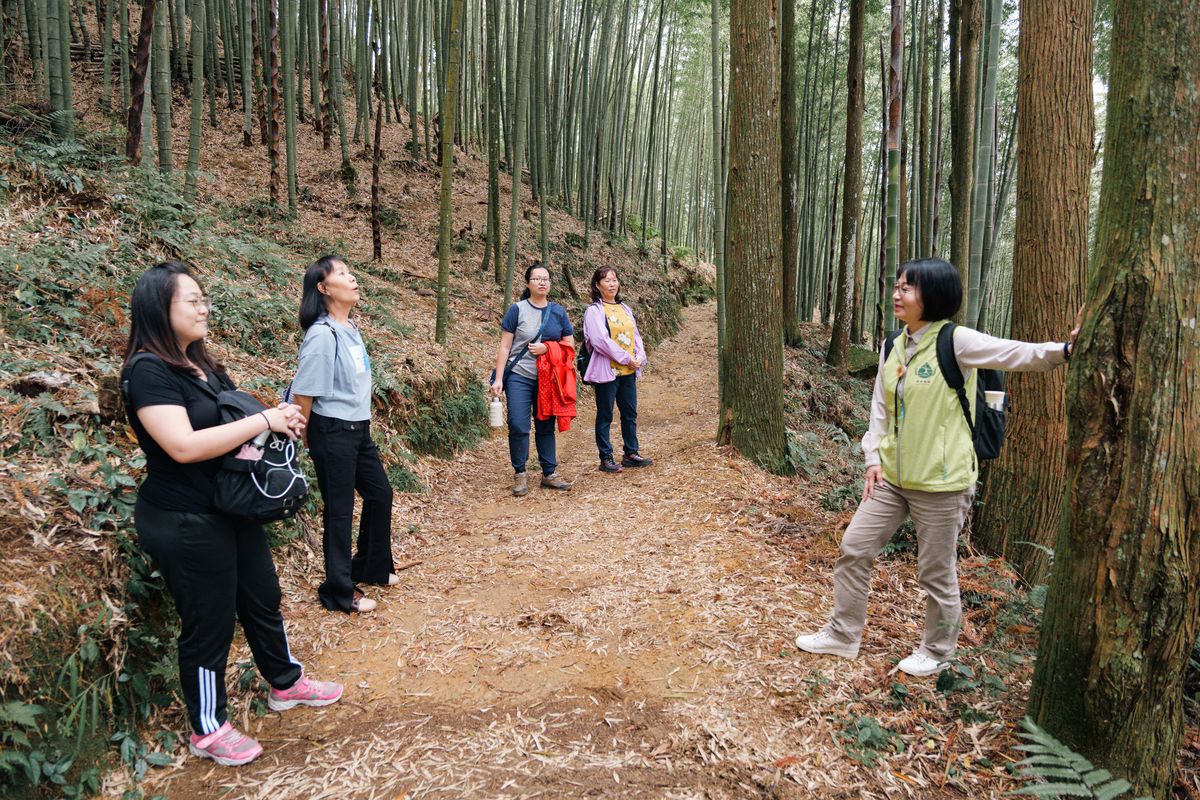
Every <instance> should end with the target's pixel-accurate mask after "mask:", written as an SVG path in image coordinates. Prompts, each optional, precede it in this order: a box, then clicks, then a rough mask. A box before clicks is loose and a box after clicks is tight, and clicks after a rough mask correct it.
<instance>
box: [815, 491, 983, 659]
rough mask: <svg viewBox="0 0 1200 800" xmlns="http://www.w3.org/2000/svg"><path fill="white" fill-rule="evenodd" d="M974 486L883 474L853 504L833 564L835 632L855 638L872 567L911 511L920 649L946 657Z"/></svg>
mask: <svg viewBox="0 0 1200 800" xmlns="http://www.w3.org/2000/svg"><path fill="white" fill-rule="evenodd" d="M974 495H975V488H974V487H971V488H969V489H963V490H962V491H958V492H919V491H916V490H913V489H898V488H896V487H895V486H892V485H891V484H890V483H888V482H887V481H885V480H880V481H879V482H878V483H876V484H875V496H874V497H872V498H869V499H868V500H867V501H866V502H865V503H863V504H862V505H860V506H859V507H858V511H857V512H856V513H855V514H854V519H852V520H851V521H850V525H849V526H848V527H847V528H846V533H845V534H844V535H843V536H842V555H841V557H840V558H839V559H838V560H837V564H836V565H835V566H834V568H833V619H832V620H831V621H830V623H829V626H828V629H829V631H830V632H831V633H832V634H833V635H834V637H835V638H837V639H840V640H841V641H843V642H846V643H848V644H857V643H858V642H859V640H860V639H861V638H862V630H863V625H864V624H865V622H866V619H867V597H868V596H869V595H870V593H871V568H872V564H873V563H874V561H875V557H876V556H877V555H879V553H880V551H881V550H883V548H884V545H886V544H887V543H888V540H889V539H891V538H892V534H893V533H895V532H896V529H897V528H899V527H900V525H901V523H903V522H904V518H905V517H907V516H909V515H910V514H911V515H912V518H913V523H914V524H915V525H916V527H917V580H918V582H919V583H920V585H921V588H922V589H924V590H925V594H926V599H925V639H924V641H923V642H922V643H921V648H920V650H921V652H923V653H925V655H927V656H929V657H931V658H934V659H937V660H938V661H945V660H947V659H949V658H950V655H951V653H953V652H954V646H955V643H956V642H957V641H958V631H959V626H960V620H961V618H962V603H961V601H960V600H959V594H958V570H957V561H958V534H959V532H960V531H961V530H962V527H963V524H964V523H965V522H966V519H967V513H968V512H969V511H970V509H971V498H972V497H974Z"/></svg>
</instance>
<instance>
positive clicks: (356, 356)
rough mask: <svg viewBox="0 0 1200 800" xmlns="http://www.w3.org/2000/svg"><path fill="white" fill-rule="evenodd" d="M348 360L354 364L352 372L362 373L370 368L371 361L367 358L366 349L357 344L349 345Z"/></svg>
mask: <svg viewBox="0 0 1200 800" xmlns="http://www.w3.org/2000/svg"><path fill="white" fill-rule="evenodd" d="M350 360H351V362H352V363H353V364H354V374H355V375H362V374H363V373H364V372H366V371H367V370H369V369H370V368H371V362H370V361H369V360H367V351H366V349H365V348H363V347H360V346H359V345H356V344H352V345H350Z"/></svg>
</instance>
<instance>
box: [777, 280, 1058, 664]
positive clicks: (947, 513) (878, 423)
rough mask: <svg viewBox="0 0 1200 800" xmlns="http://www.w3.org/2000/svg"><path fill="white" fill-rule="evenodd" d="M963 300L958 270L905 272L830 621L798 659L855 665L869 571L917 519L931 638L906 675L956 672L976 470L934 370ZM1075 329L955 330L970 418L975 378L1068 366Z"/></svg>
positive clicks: (962, 419)
mask: <svg viewBox="0 0 1200 800" xmlns="http://www.w3.org/2000/svg"><path fill="white" fill-rule="evenodd" d="M962 296H963V288H962V280H961V279H960V278H959V275H958V270H957V269H955V268H954V266H953V265H952V264H950V263H949V262H947V261H943V260H941V259H922V260H920V261H910V262H908V263H906V264H904V265H903V266H902V267H901V268H900V275H899V278H898V281H897V283H896V285H895V287H894V288H893V291H892V307H893V310H894V311H895V316H896V320H897V322H900V323H902V324H903V325H904V327H903V329H902V330H901V331H900V333H899V335H898V336H897V337H896V339H895V343H894V346H893V347H892V348H891V352H890V353H888V352H887V351H886V349H885V351H884V353H883V354H881V356H880V359H879V372H878V373H877V374H876V377H875V391H874V394H873V396H872V400H871V422H870V426H869V428H868V430H867V433H866V435H865V436H863V440H862V447H863V452H864V454H865V455H866V464H867V474H866V480H865V485H864V487H863V495H862V501H861V503H860V505H859V507H858V511H857V512H856V513H855V515H854V519H853V520H851V522H850V525H849V527H847V528H846V533H845V534H844V535H843V537H842V546H841V557H840V558H838V560H837V564H836V565H835V566H834V569H833V614H832V616H831V618H830V621H829V623H828V624H827V625H825V627H823V628H821V630H819V631H817V632H816V633H811V634H802V635H800V636H798V637H796V646H797V647H799V648H800V649H801V650H806V651H808V652H810V653H826V654H829V655H835V656H841V657H842V658H855V657H857V656H858V649H859V643H860V641H861V639H862V630H863V625H864V623H865V622H866V616H867V596H868V594H869V593H870V582H871V569H872V564H873V562H874V560H875V557H876V556H877V555H878V554H879V552H880V550H882V549H883V547H884V545H886V544H887V542H888V540H890V539H891V537H892V534H894V533H895V532H896V529H897V528H898V527H900V524H901V523H903V522H904V520H905V518H906V517H908V516H911V517H912V519H913V523H914V524H915V526H916V529H917V580H918V582H919V583H920V585H921V588H922V589H924V590H925V593H926V595H927V597H926V601H925V635H924V639H923V641H922V642H921V644H920V646H919V647H917V649H916V650H914V651H913V652H912V654H911V655H909V656H907V657H906V658H904V659H902V660H901V661H900V664H899V668H900V670H901V671H903V672H906V673H908V674H909V675H917V676H923V675H933V674H935V673H937V672H940V671H942V670H943V669H945V668H946V667H947V666H949V663H950V657H951V655H952V654H953V652H954V647H955V644H956V642H957V640H958V632H959V627H960V619H961V617H962V606H961V603H960V600H959V593H958V573H957V566H956V560H957V549H958V534H959V532H960V531H961V530H962V527H963V524H964V523H965V522H966V519H967V514H968V512H969V511H970V508H971V500H972V498H973V497H974V495H975V482H976V480H977V479H978V477H979V463H978V460H977V459H976V455H975V447H974V443H973V442H972V437H971V429H970V428H969V427H968V425H967V419H966V416H965V414H964V412H963V407H962V405H961V404H960V402H959V399H958V394H957V393H956V392H955V390H954V389H952V388H951V387H950V385H949V384H948V383H947V382H946V379H945V377H944V376H943V375H942V372H941V370H940V369H939V367H938V362H937V347H936V345H937V339H938V332H939V331H940V330H941V329H942V328H943V327H944V326H946V325H947V324H948V323H949V322H950V320H951V318H952V317H953V316H954V315H955V314H956V313H958V309H959V307H960V306H961V305H962ZM1077 331H1078V328H1076V330H1075V331H1072V332H1071V335H1070V338H1069V340H1068V341H1067V342H1045V343H1042V344H1030V343H1026V342H1017V341H1012V340H1011V339H999V338H997V337H995V336H988V335H987V334H985V333H980V332H979V331H975V330H971V329H970V328H964V327H956V328H954V329H953V330H952V331H951V332H950V333H951V335H952V337H953V343H954V355H955V359H956V360H957V361H958V365H959V368H960V369H961V371H962V373H963V377H964V379H965V383H966V385H965V387H964V388H965V391H966V396H967V398H968V401H969V405H970V409H971V414H972V416H973V415H974V413H975V409H974V405H975V390H976V378H977V373H976V370H978V369H1000V370H1009V371H1048V370H1052V369H1054V368H1055V367H1059V366H1062V365H1063V364H1064V363H1066V361H1067V359H1069V358H1070V357H1071V348H1072V347H1073V345H1074V341H1075V334H1076V332H1077Z"/></svg>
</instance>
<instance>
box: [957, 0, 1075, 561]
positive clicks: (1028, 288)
mask: <svg viewBox="0 0 1200 800" xmlns="http://www.w3.org/2000/svg"><path fill="white" fill-rule="evenodd" d="M1092 7H1093V3H1092V0H1027V1H1026V3H1025V4H1024V5H1023V6H1022V7H1021V15H1020V17H1021V21H1020V25H1021V30H1020V36H1021V38H1020V45H1019V51H1018V52H1019V77H1018V79H1017V128H1018V130H1020V131H1021V140H1022V141H1024V142H1028V143H1029V146H1027V147H1023V148H1022V149H1021V153H1020V158H1019V159H1018V160H1017V230H1016V242H1015V247H1014V254H1013V299H1012V302H1013V306H1012V331H1011V333H1012V338H1014V339H1021V340H1024V341H1032V342H1046V341H1056V340H1058V339H1061V338H1063V336H1064V335H1065V333H1066V331H1068V330H1070V326H1071V321H1072V320H1073V319H1074V318H1075V312H1076V310H1077V309H1078V308H1079V306H1080V303H1082V301H1083V289H1084V285H1085V283H1086V282H1087V269H1088V197H1089V190H1088V186H1089V178H1090V173H1091V168H1092V137H1093V135H1094V131H1093V122H1092V80H1091V76H1092V38H1091V34H1092ZM1065 383H1066V375H1065V374H1064V373H1063V372H1062V371H1061V370H1059V371H1055V372H1051V373H1049V374H1044V375H1033V374H1030V373H1025V374H1020V373H1016V374H1013V375H1012V376H1010V378H1009V382H1008V391H1009V396H1010V398H1011V401H1012V413H1011V414H1010V415H1009V421H1008V436H1007V440H1006V441H1005V445H1004V449H1003V450H1002V451H1001V453H1000V458H998V459H997V460H996V461H994V462H993V463H992V465H991V466H990V467H989V469H988V478H987V483H986V485H985V487H984V493H983V511H982V514H981V516H980V519H979V521H978V523H977V525H976V526H975V530H976V540H977V542H978V543H979V544H981V545H982V546H983V547H984V548H985V549H987V550H989V551H991V552H993V553H996V554H998V555H1002V556H1004V557H1006V558H1007V559H1008V560H1009V561H1011V562H1012V563H1013V564H1014V566H1016V568H1017V571H1018V572H1019V573H1020V574H1021V576H1022V577H1023V578H1025V580H1027V581H1028V582H1029V583H1031V584H1034V583H1040V582H1042V581H1044V580H1045V578H1046V574H1047V572H1048V568H1049V559H1048V557H1047V555H1046V553H1045V551H1043V550H1042V549H1040V548H1039V547H1033V546H1030V545H1029V544H1024V542H1030V543H1032V544H1034V545H1042V546H1044V547H1053V546H1054V539H1055V536H1056V535H1057V533H1058V522H1059V520H1060V519H1061V518H1062V506H1063V473H1064V472H1065V471H1066V465H1067V449H1066V446H1067V441H1066V430H1067V420H1066V415H1065V414H1064V413H1063V387H1064V385H1065Z"/></svg>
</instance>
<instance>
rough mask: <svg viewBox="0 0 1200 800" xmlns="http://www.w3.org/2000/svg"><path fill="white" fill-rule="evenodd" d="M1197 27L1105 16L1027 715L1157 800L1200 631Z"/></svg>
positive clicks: (1121, 9)
mask: <svg viewBox="0 0 1200 800" xmlns="http://www.w3.org/2000/svg"><path fill="white" fill-rule="evenodd" d="M1194 10H1195V9H1194V8H1192V4H1191V2H1189V0H1163V1H1162V2H1158V3H1146V2H1144V1H1143V0H1117V2H1114V3H1113V33H1112V51H1111V62H1110V63H1111V70H1112V78H1111V83H1110V86H1109V91H1108V127H1107V133H1106V136H1105V139H1106V142H1105V153H1104V175H1103V180H1102V182H1101V189H1100V208H1099V214H1098V217H1097V223H1096V245H1095V259H1096V260H1095V264H1094V269H1093V276H1092V279H1091V282H1090V285H1089V288H1088V300H1087V311H1086V319H1087V320H1088V321H1087V323H1086V325H1085V326H1084V329H1083V333H1082V335H1081V336H1080V339H1079V345H1078V348H1077V355H1076V356H1075V359H1074V362H1073V365H1072V367H1071V374H1070V376H1069V378H1068V382H1067V395H1068V410H1069V419H1070V425H1069V429H1070V437H1069V446H1068V453H1069V456H1068V472H1067V480H1068V486H1069V487H1070V494H1069V499H1068V507H1067V511H1066V513H1065V514H1064V517H1063V525H1062V531H1061V534H1060V536H1059V539H1058V545H1057V547H1056V557H1055V565H1054V574H1053V580H1052V583H1051V586H1050V592H1049V595H1048V598H1047V606H1046V615H1045V619H1044V622H1043V629H1042V637H1041V644H1040V646H1039V649H1038V661H1037V668H1036V670H1035V672H1034V677H1033V686H1032V689H1031V691H1030V701H1029V703H1030V713H1031V714H1032V716H1033V717H1034V718H1035V719H1036V720H1037V721H1038V722H1039V723H1041V724H1042V725H1044V726H1045V727H1046V728H1047V729H1049V730H1050V731H1051V732H1052V733H1053V734H1054V735H1056V736H1058V737H1059V738H1060V739H1062V740H1063V741H1065V742H1066V743H1067V744H1069V745H1071V746H1072V747H1073V748H1075V749H1076V750H1078V751H1080V752H1081V753H1083V754H1084V755H1086V756H1087V757H1088V758H1090V759H1092V760H1093V761H1094V762H1096V763H1097V764H1099V765H1103V766H1104V767H1106V768H1108V769H1110V770H1111V771H1112V772H1113V773H1114V774H1117V775H1121V776H1124V777H1125V778H1128V779H1129V780H1130V781H1131V782H1132V783H1133V784H1134V786H1135V788H1136V789H1137V793H1138V794H1145V793H1149V794H1153V795H1154V796H1155V797H1158V798H1165V797H1168V796H1169V795H1170V791H1171V784H1172V780H1173V778H1174V775H1175V771H1176V764H1177V758H1178V753H1179V748H1180V746H1181V745H1182V734H1183V691H1182V682H1183V676H1184V671H1185V669H1186V668H1187V664H1188V658H1189V656H1190V655H1191V652H1192V646H1193V644H1194V642H1195V640H1196V632H1197V626H1198V624H1200V469H1198V468H1197V465H1198V464H1200V425H1198V424H1197V420H1200V328H1197V324H1196V317H1197V309H1200V189H1198V187H1200V136H1197V135H1196V131H1197V130H1200V103H1197V102H1196V96H1195V91H1196V87H1197V86H1200V16H1197V15H1196V14H1195V13H1194ZM1081 66H1082V65H1081ZM1021 135H1022V136H1025V132H1024V131H1022V134H1021Z"/></svg>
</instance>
